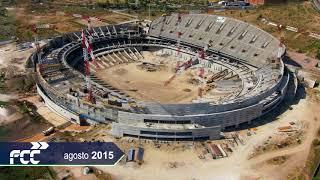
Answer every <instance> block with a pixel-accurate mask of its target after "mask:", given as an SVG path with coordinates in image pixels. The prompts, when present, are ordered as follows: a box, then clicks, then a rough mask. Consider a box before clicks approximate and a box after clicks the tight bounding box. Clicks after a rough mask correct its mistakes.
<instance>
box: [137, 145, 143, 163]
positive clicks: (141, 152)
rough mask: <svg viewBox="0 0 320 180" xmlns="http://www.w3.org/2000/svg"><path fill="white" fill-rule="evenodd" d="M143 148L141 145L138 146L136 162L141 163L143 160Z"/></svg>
mask: <svg viewBox="0 0 320 180" xmlns="http://www.w3.org/2000/svg"><path fill="white" fill-rule="evenodd" d="M143 155H144V149H143V148H142V147H138V150H137V154H136V159H137V160H138V163H139V164H141V163H142V162H143Z"/></svg>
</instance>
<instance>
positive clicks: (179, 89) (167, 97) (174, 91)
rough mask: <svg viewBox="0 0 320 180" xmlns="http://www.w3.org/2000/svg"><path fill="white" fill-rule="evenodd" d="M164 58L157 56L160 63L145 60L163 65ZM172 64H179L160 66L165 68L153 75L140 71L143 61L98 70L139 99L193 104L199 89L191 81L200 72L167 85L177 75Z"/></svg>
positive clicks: (188, 72)
mask: <svg viewBox="0 0 320 180" xmlns="http://www.w3.org/2000/svg"><path fill="white" fill-rule="evenodd" d="M144 56H145V53H144ZM149 57H150V56H149ZM161 58H162V59H163V60H166V61H168V59H166V58H164V57H157V59H156V60H155V59H148V58H145V60H144V61H145V62H150V63H155V64H156V62H155V61H158V62H159V60H160V59H161ZM170 58H172V57H170ZM172 62H175V61H174V60H171V61H170V63H169V62H168V63H163V64H162V65H159V66H161V67H160V68H159V69H158V70H156V71H152V72H150V71H147V70H145V69H141V68H139V67H138V66H139V65H141V64H142V62H137V63H131V64H121V65H116V66H113V67H111V68H107V69H103V70H98V71H97V72H96V75H97V77H99V78H101V79H102V80H104V81H105V82H107V83H108V84H110V85H111V86H113V87H115V88H118V89H119V90H121V91H123V92H125V93H127V94H128V95H130V96H131V97H133V98H135V99H137V100H143V101H155V102H160V103H186V102H191V101H192V100H193V99H196V98H197V94H198V86H197V85H195V84H192V83H189V81H188V80H189V79H191V78H193V77H195V76H196V72H197V71H196V70H192V69H188V70H186V71H183V72H181V73H179V74H177V75H176V76H175V78H173V80H172V81H171V82H170V83H168V84H167V85H165V82H166V81H168V80H169V79H170V78H171V77H172V76H173V75H174V68H175V66H176V65H175V64H174V63H172Z"/></svg>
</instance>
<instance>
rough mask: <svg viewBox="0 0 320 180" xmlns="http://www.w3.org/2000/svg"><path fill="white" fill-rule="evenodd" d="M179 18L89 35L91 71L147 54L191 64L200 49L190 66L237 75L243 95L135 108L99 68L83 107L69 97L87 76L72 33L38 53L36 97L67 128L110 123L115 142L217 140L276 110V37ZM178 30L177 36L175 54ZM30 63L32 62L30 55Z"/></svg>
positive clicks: (235, 24)
mask: <svg viewBox="0 0 320 180" xmlns="http://www.w3.org/2000/svg"><path fill="white" fill-rule="evenodd" d="M177 19H178V15H177V14H172V15H170V16H167V17H160V18H158V19H156V20H155V21H153V22H152V23H151V25H150V26H149V29H148V30H147V32H145V31H144V30H143V28H142V27H138V26H137V25H133V24H122V25H110V26H105V27H95V28H93V31H94V39H93V47H94V54H95V57H96V62H97V64H98V65H99V66H100V68H109V67H111V66H116V65H118V64H122V63H131V62H137V61H140V60H143V58H144V57H143V53H142V51H148V50H151V49H153V50H154V49H157V50H159V51H162V52H163V51H165V52H167V53H169V54H171V55H172V56H175V57H177V56H178V57H179V58H180V59H181V60H188V59H189V58H196V57H197V50H198V49H200V48H203V47H207V50H206V57H205V60H204V62H203V63H202V64H197V65H195V66H197V67H200V66H201V67H205V68H206V70H208V71H209V70H210V69H212V68H215V69H219V70H220V71H223V70H226V69H227V70H228V72H230V73H229V74H231V75H237V77H238V79H239V82H240V84H241V90H239V91H238V92H237V93H232V94H231V95H230V96H227V97H223V98H221V99H220V100H219V101H210V100H208V99H205V98H199V99H197V100H195V101H193V102H190V103H180V104H165V103H156V102H143V101H136V100H135V99H134V98H132V97H130V96H129V95H127V94H126V93H124V92H122V91H121V90H119V89H116V88H114V87H112V86H110V85H109V84H107V83H106V82H103V81H102V80H100V79H99V78H97V77H96V76H95V75H94V72H95V70H96V68H97V67H96V65H95V64H93V63H91V67H92V69H91V72H92V75H91V80H92V85H93V90H94V96H95V98H96V103H95V104H92V103H88V102H87V101H85V100H83V99H84V97H85V96H86V93H85V92H81V91H77V90H75V89H81V88H83V87H85V77H84V65H83V57H82V48H81V39H80V38H81V34H80V32H74V33H68V34H65V35H64V36H61V37H56V38H54V39H52V40H51V41H50V42H49V43H48V44H47V45H45V46H44V47H43V53H42V61H41V62H42V64H39V65H36V66H35V67H36V68H35V70H36V73H37V91H38V93H39V95H40V96H41V97H42V98H43V100H44V102H45V104H46V105H47V106H48V107H49V108H50V109H52V111H54V112H56V113H57V114H59V115H61V116H63V117H65V118H67V119H69V120H71V121H74V122H77V123H83V122H87V123H90V124H92V123H112V129H111V131H110V133H111V134H112V135H114V136H119V137H122V136H132V137H137V138H146V139H157V140H177V141H185V140H208V139H219V138H221V135H222V133H221V132H223V130H224V129H226V128H229V127H237V126H239V125H240V124H242V123H251V121H252V120H254V119H257V118H258V117H260V116H262V115H263V114H265V113H268V112H270V111H271V110H272V109H274V108H275V107H277V106H278V105H279V104H280V103H281V101H282V100H283V99H284V97H285V94H286V91H287V87H288V83H289V79H290V75H289V73H288V72H287V71H286V70H285V67H284V64H283V62H282V60H281V58H280V59H279V57H282V55H284V53H285V48H282V49H281V50H279V44H280V42H279V41H278V40H277V39H276V38H274V37H272V36H271V35H270V34H268V33H266V32H264V31H263V30H261V29H259V28H257V27H254V26H252V25H249V24H247V23H245V22H241V21H238V20H235V19H231V18H226V17H221V16H215V15H200V14H198V15H197V14H193V15H191V14H190V15H183V16H182V20H181V23H177ZM177 29H179V31H180V32H181V37H180V40H179V41H180V42H179V43H180V44H181V47H179V48H181V49H180V50H179V51H180V52H181V53H179V54H178V53H177V52H176V50H177V48H178V47H177V41H178V39H177ZM30 59H31V60H33V61H34V62H37V60H36V56H35V55H32V56H31V57H30ZM35 64H36V63H35ZM231 75H230V76H231ZM226 81H227V80H226ZM225 84H228V83H225ZM222 88H223V87H222ZM106 94H107V95H106ZM110 104H111V105H110Z"/></svg>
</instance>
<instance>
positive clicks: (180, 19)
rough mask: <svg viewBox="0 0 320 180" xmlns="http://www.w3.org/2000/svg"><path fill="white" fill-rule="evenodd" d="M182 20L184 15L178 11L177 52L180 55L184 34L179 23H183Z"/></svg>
mask: <svg viewBox="0 0 320 180" xmlns="http://www.w3.org/2000/svg"><path fill="white" fill-rule="evenodd" d="M181 21H182V17H181V14H180V13H178V19H177V23H176V25H177V35H178V36H177V37H178V39H177V50H178V51H177V54H178V55H180V50H181V49H180V48H181V47H180V45H181V39H180V38H181V35H182V33H181V31H180V28H179V25H180V23H181Z"/></svg>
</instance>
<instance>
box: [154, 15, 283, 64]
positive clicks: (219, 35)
mask: <svg viewBox="0 0 320 180" xmlns="http://www.w3.org/2000/svg"><path fill="white" fill-rule="evenodd" d="M178 32H180V33H181V34H180V42H181V43H185V44H193V45H196V46H200V47H206V46H208V50H209V51H213V52H216V53H219V54H223V55H226V56H230V57H233V58H234V59H239V60H243V61H246V62H247V63H249V64H251V65H254V66H256V67H262V66H264V65H265V64H267V63H268V61H267V60H268V58H270V59H274V58H276V57H277V55H278V49H279V43H280V42H279V41H278V40H277V39H276V38H274V37H273V36H271V35H270V34H268V33H267V32H265V31H263V30H261V29H259V28H257V27H255V26H252V25H250V24H248V23H245V22H242V21H239V20H236V19H232V18H227V17H221V16H216V15H207V14H187V15H181V21H180V23H179V22H178V14H172V15H170V16H162V17H160V18H158V19H156V20H154V21H153V22H152V23H151V26H150V30H149V36H152V37H157V38H166V39H171V40H176V41H177V40H178Z"/></svg>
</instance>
